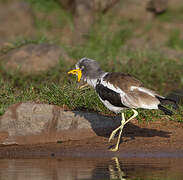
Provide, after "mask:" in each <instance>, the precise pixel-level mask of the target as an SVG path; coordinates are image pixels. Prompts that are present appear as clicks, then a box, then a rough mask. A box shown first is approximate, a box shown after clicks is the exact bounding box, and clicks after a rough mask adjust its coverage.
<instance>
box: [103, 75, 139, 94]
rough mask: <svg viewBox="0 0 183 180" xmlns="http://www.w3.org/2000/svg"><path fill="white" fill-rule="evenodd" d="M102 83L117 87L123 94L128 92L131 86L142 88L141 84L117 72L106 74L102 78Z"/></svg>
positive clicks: (129, 76)
mask: <svg viewBox="0 0 183 180" xmlns="http://www.w3.org/2000/svg"><path fill="white" fill-rule="evenodd" d="M104 81H106V82H109V83H110V84H113V86H115V87H119V88H120V89H121V90H122V91H124V92H129V91H130V87H131V86H136V87H140V86H142V83H141V82H140V81H139V80H137V79H136V78H134V77H133V76H131V75H129V74H124V73H119V72H112V73H108V74H107V75H106V76H105V77H104Z"/></svg>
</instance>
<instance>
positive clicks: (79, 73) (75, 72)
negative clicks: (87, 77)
mask: <svg viewBox="0 0 183 180" xmlns="http://www.w3.org/2000/svg"><path fill="white" fill-rule="evenodd" d="M68 74H76V75H77V76H78V82H79V81H80V80H81V76H82V71H81V69H73V70H71V71H69V72H68Z"/></svg>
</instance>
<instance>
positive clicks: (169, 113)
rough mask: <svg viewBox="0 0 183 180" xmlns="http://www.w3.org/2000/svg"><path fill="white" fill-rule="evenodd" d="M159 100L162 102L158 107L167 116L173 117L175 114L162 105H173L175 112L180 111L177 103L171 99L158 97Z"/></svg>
mask: <svg viewBox="0 0 183 180" xmlns="http://www.w3.org/2000/svg"><path fill="white" fill-rule="evenodd" d="M156 97H157V98H158V100H159V101H160V104H159V105H158V108H159V109H160V110H161V111H163V112H164V113H165V114H167V115H170V116H171V115H172V114H173V112H172V111H170V110H169V109H167V108H165V107H164V106H162V104H170V105H172V107H173V109H175V110H179V106H178V105H177V102H176V101H175V100H173V99H169V98H162V97H159V96H156Z"/></svg>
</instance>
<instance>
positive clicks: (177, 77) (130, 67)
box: [0, 0, 183, 122]
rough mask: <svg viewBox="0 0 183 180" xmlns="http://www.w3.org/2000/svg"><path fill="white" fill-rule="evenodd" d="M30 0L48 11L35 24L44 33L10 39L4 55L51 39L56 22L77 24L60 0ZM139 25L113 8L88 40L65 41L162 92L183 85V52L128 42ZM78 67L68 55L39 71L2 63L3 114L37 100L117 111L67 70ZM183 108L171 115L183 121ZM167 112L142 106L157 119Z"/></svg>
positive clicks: (75, 52)
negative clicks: (174, 55)
mask: <svg viewBox="0 0 183 180" xmlns="http://www.w3.org/2000/svg"><path fill="white" fill-rule="evenodd" d="M28 2H30V3H31V5H32V7H33V9H34V11H36V12H37V13H38V12H40V13H42V16H41V18H40V17H35V25H36V27H35V28H36V29H37V30H38V31H39V33H38V34H39V35H38V36H36V37H35V39H29V38H21V39H17V40H16V41H14V42H10V44H11V46H10V47H7V48H6V49H1V50H0V55H2V54H5V53H8V52H9V51H11V50H12V49H14V48H20V47H21V46H23V45H26V44H29V43H34V44H40V43H45V42H50V40H49V38H47V36H45V34H44V33H42V31H43V30H46V31H50V29H52V28H54V27H56V28H57V27H60V28H61V27H63V26H64V24H65V23H70V24H72V16H71V15H70V14H68V13H67V12H65V11H63V10H62V9H61V8H60V6H59V5H58V4H57V3H56V2H55V1H52V0H47V1H44V0H28ZM50 15H51V16H52V15H53V16H55V15H56V16H58V17H59V18H60V19H59V18H56V23H52V22H50V20H49V16H50ZM161 18H162V17H161ZM161 21H162V19H161ZM57 22H58V23H57ZM112 23H115V24H116V27H117V28H115V29H113V28H111V24H112ZM138 26H139V22H134V21H130V20H128V19H127V20H125V19H120V18H116V17H115V16H114V15H113V14H110V13H108V14H106V15H105V16H104V15H99V18H98V21H97V23H96V24H95V25H93V27H92V28H91V31H90V32H89V34H88V35H87V36H86V37H85V38H86V42H85V43H84V44H81V45H78V46H73V47H72V46H69V47H68V46H65V50H66V51H67V52H68V54H69V55H70V57H71V58H73V59H75V60H76V61H77V60H78V59H80V58H82V57H88V58H93V59H96V60H97V61H98V62H99V63H100V64H101V67H102V69H104V70H105V71H119V72H126V73H130V74H132V75H134V76H135V77H138V79H139V80H141V81H143V83H144V85H145V86H146V87H148V88H151V89H154V90H157V91H158V92H159V93H160V94H162V95H166V94H167V93H168V92H170V91H171V90H173V89H179V88H181V87H182V85H183V81H182V79H183V68H182V67H183V58H182V59H180V60H179V62H177V61H174V60H172V59H169V58H168V57H167V56H166V55H164V56H163V55H161V54H160V53H159V52H154V51H152V50H151V49H149V50H136V49H133V50H128V49H125V48H124V46H125V44H126V42H127V41H128V40H129V39H131V38H133V35H134V32H133V31H134V29H135V28H137V27H138ZM151 26H152V24H149V25H148V26H147V25H146V26H145V27H144V31H148V30H149V29H151ZM51 42H52V41H51ZM60 44H62V42H60ZM168 46H170V47H171V48H175V49H176V48H177V47H178V48H182V44H181V40H180V36H179V32H176V31H175V32H172V34H170V38H169V41H168ZM72 67H73V64H70V63H64V62H63V61H62V59H60V64H59V65H58V66H57V67H55V68H52V69H50V70H49V71H48V72H44V73H41V74H37V75H24V74H21V73H20V72H9V71H8V72H7V71H6V70H5V69H3V67H0V114H1V115H2V114H3V113H4V112H5V111H6V109H7V108H8V106H9V105H11V104H14V103H17V102H26V101H35V102H39V103H40V102H41V103H48V104H55V105H59V106H64V107H67V108H68V109H72V110H84V111H92V112H99V113H101V114H107V115H114V114H113V113H112V112H111V111H109V110H107V109H106V108H105V107H104V106H103V104H102V103H101V102H100V100H99V98H98V97H97V95H96V93H95V91H94V90H93V89H87V90H79V89H77V85H76V78H75V77H73V76H68V74H67V71H68V70H69V69H71V68H72ZM181 112H182V107H181V111H180V113H176V114H175V115H174V116H172V118H171V119H172V120H173V119H176V120H177V121H179V122H181V121H182V120H183V118H182V115H181ZM126 115H127V116H130V115H131V112H130V111H127V113H126ZM162 117H163V118H164V117H165V116H164V115H163V113H161V112H160V111H156V110H153V111H148V110H141V109H140V110H139V116H138V119H139V120H144V119H146V120H154V119H159V118H162Z"/></svg>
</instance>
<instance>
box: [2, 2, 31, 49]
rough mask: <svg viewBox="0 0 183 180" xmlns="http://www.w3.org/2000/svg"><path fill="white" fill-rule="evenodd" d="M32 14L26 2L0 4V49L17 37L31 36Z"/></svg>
mask: <svg viewBox="0 0 183 180" xmlns="http://www.w3.org/2000/svg"><path fill="white" fill-rule="evenodd" d="M33 24H34V22H33V14H32V11H31V8H30V6H29V4H28V3H26V2H16V1H12V2H11V3H8V2H6V3H2V2H1V4H0V37H1V39H0V47H1V46H3V45H4V43H6V42H7V41H11V40H14V39H15V38H17V36H20V37H22V36H30V35H31V34H33V30H34V29H33Z"/></svg>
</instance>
